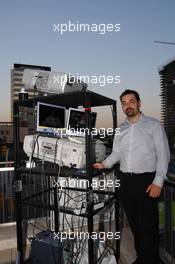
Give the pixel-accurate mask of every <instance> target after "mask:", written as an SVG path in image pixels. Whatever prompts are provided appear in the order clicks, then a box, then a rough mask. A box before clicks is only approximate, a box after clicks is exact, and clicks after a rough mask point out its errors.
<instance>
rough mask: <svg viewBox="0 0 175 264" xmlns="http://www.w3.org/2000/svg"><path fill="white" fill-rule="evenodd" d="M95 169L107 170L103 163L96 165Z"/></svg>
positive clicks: (94, 165)
mask: <svg viewBox="0 0 175 264" xmlns="http://www.w3.org/2000/svg"><path fill="white" fill-rule="evenodd" d="M93 167H94V169H99V170H100V169H104V168H105V166H104V165H103V163H94V164H93Z"/></svg>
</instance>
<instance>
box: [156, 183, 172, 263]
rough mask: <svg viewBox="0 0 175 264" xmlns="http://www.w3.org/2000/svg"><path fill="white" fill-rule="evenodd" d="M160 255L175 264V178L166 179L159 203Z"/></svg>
mask: <svg viewBox="0 0 175 264" xmlns="http://www.w3.org/2000/svg"><path fill="white" fill-rule="evenodd" d="M159 230H160V247H159V248H160V257H161V260H162V261H163V263H165V264H175V180H174V181H173V180H167V181H165V185H164V191H163V194H162V197H161V198H160V203H159Z"/></svg>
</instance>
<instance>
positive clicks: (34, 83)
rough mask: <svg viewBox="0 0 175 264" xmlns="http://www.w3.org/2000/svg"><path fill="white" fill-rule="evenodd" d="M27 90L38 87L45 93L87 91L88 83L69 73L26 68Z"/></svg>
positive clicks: (25, 85) (25, 86)
mask: <svg viewBox="0 0 175 264" xmlns="http://www.w3.org/2000/svg"><path fill="white" fill-rule="evenodd" d="M22 83H23V84H24V88H25V90H31V89H35V88H36V89H37V90H38V91H41V92H43V93H53V94H61V93H67V92H75V91H85V90H86V89H87V84H86V83H84V82H82V81H80V80H79V79H78V78H77V77H73V76H71V75H70V74H69V73H62V72H49V71H42V70H30V69H25V70H24V73H23V80H22Z"/></svg>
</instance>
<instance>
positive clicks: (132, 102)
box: [121, 94, 141, 117]
mask: <svg viewBox="0 0 175 264" xmlns="http://www.w3.org/2000/svg"><path fill="white" fill-rule="evenodd" d="M121 104H122V110H123V112H124V113H125V114H126V115H127V116H128V117H134V116H136V115H137V114H138V113H139V112H140V107H141V102H140V101H139V102H138V101H137V99H136V97H135V95H134V94H127V95H124V96H123V97H122V101H121Z"/></svg>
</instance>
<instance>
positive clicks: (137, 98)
mask: <svg viewBox="0 0 175 264" xmlns="http://www.w3.org/2000/svg"><path fill="white" fill-rule="evenodd" d="M127 94H134V95H135V98H136V100H137V101H138V102H139V101H140V96H139V94H138V92H136V91H134V90H129V89H128V90H125V91H124V92H123V93H122V94H121V95H120V101H121V102H122V97H123V96H125V95H127Z"/></svg>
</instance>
